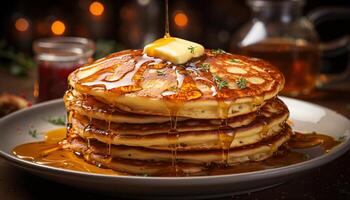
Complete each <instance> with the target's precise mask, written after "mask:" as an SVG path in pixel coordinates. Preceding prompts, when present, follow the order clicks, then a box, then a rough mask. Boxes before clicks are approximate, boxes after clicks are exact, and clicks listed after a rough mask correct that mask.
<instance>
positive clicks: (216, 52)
mask: <svg viewBox="0 0 350 200" xmlns="http://www.w3.org/2000/svg"><path fill="white" fill-rule="evenodd" d="M211 53H212V54H214V55H219V54H224V53H226V51H224V50H222V49H212V50H211Z"/></svg>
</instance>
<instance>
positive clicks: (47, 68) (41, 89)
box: [33, 37, 95, 102]
mask: <svg viewBox="0 0 350 200" xmlns="http://www.w3.org/2000/svg"><path fill="white" fill-rule="evenodd" d="M33 50H34V52H35V59H36V62H37V66H38V83H37V84H36V85H37V86H38V87H35V88H34V90H36V91H34V94H35V93H37V95H36V96H37V100H38V101H39V102H42V101H46V100H50V99H55V98H61V97H62V96H63V94H64V92H65V91H66V90H67V77H68V75H69V74H70V73H71V72H72V71H74V70H75V69H76V68H78V67H79V66H80V65H83V64H85V63H87V62H89V61H91V57H92V55H93V54H94V52H95V44H94V42H93V41H91V40H89V39H86V38H80V37H55V38H45V39H39V40H36V41H35V42H34V44H33Z"/></svg>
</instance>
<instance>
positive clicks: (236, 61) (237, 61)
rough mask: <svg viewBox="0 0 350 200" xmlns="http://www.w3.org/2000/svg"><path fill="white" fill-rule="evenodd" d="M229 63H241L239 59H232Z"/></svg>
mask: <svg viewBox="0 0 350 200" xmlns="http://www.w3.org/2000/svg"><path fill="white" fill-rule="evenodd" d="M229 62H231V63H240V62H241V61H240V60H238V59H234V58H232V59H230V60H229Z"/></svg>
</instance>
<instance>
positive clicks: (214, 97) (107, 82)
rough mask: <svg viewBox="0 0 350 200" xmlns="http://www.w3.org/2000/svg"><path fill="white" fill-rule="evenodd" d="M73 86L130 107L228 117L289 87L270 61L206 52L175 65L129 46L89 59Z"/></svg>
mask: <svg viewBox="0 0 350 200" xmlns="http://www.w3.org/2000/svg"><path fill="white" fill-rule="evenodd" d="M68 79H69V85H70V86H71V87H72V88H74V90H77V91H78V92H79V93H82V94H88V95H91V96H93V97H94V98H96V99H98V100H99V101H102V102H104V103H105V104H108V105H113V106H114V107H116V108H118V109H120V110H122V111H125V112H128V113H136V114H144V115H152V116H153V115H159V116H173V115H174V114H176V116H178V117H185V118H197V119H226V118H230V117H234V116H239V115H243V114H247V113H250V112H254V111H256V110H258V109H259V107H260V106H261V105H262V104H263V103H264V101H266V100H268V99H271V98H273V97H274V96H276V95H277V93H278V92H279V91H280V90H281V89H282V88H283V85H284V78H283V75H282V74H281V73H280V72H279V71H278V70H277V69H276V68H274V67H273V66H271V65H270V64H269V63H267V62H264V61H262V60H259V59H255V58H248V57H244V56H239V55H232V54H229V53H215V52H214V51H209V50H206V51H205V54H204V55H203V56H202V57H200V58H198V59H194V60H191V61H189V62H188V63H186V64H184V65H174V64H172V63H170V62H168V61H164V60H161V59H158V58H154V57H148V56H147V55H145V54H143V53H142V50H126V51H121V52H118V53H115V54H112V55H109V56H107V57H105V58H103V59H100V60H97V61H96V62H94V63H91V64H87V65H85V66H83V67H81V68H79V69H77V70H76V71H74V72H73V73H71V74H70V76H69V78H68Z"/></svg>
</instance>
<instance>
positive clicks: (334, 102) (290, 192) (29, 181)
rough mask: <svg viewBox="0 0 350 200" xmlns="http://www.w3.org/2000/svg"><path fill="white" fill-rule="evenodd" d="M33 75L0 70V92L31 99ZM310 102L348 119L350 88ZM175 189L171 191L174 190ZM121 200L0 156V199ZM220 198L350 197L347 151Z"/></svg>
mask: <svg viewBox="0 0 350 200" xmlns="http://www.w3.org/2000/svg"><path fill="white" fill-rule="evenodd" d="M33 80H34V78H33V76H31V77H30V78H27V79H18V78H15V77H11V76H9V75H5V74H4V72H1V71H0V93H1V92H5V91H7V92H12V93H16V94H20V95H25V96H27V97H29V99H32V91H33ZM317 96H318V97H317V98H310V99H307V100H308V101H310V102H314V103H317V104H319V105H322V106H325V107H328V108H331V109H333V110H335V111H337V112H339V113H341V114H343V115H345V116H347V117H348V118H350V91H348V90H343V91H340V92H339V91H322V92H319V93H318V94H317ZM174 192H175V191H174ZM44 198H45V199H64V198H69V199H73V198H77V199H84V200H87V199H101V198H102V199H122V198H118V197H108V196H101V195H100V194H93V193H90V192H86V191H81V190H79V189H76V188H72V187H69V186H65V185H62V184H58V183H55V182H51V181H47V180H45V179H42V178H39V177H36V176H34V175H31V174H29V173H27V172H24V171H22V170H19V169H17V168H15V167H13V166H11V165H9V164H8V163H7V162H5V160H3V159H1V158H0V199H5V200H7V199H21V200H22V199H44ZM222 199H241V200H259V199H268V200H279V199H280V200H295V199H298V200H310V199H325V200H330V199H350V152H347V153H346V154H345V155H343V156H342V157H340V158H338V159H337V160H335V161H333V162H331V163H329V164H326V165H324V166H322V167H320V168H317V169H314V170H313V171H310V172H308V173H306V174H303V175H301V176H300V177H299V178H296V179H293V180H291V181H289V182H287V183H284V184H282V185H280V186H277V187H274V188H271V189H267V190H263V191H258V192H253V193H249V194H243V195H237V196H233V197H226V198H222Z"/></svg>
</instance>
